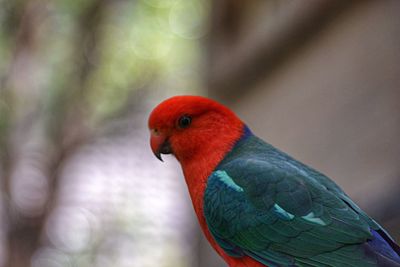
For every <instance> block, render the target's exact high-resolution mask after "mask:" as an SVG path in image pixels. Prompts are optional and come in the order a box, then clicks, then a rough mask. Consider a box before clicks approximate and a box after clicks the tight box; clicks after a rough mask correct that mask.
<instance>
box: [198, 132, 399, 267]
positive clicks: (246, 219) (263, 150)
mask: <svg viewBox="0 0 400 267" xmlns="http://www.w3.org/2000/svg"><path fill="white" fill-rule="evenodd" d="M204 215H205V218H206V222H207V226H208V228H209V230H210V232H211V234H212V235H213V237H214V238H215V240H216V241H217V243H218V244H219V245H220V246H221V248H222V249H224V250H225V251H226V252H227V254H228V255H231V256H233V257H241V256H243V255H247V256H250V257H252V258H254V259H255V260H257V261H259V262H261V263H263V264H265V265H268V266H335V267H336V266H352V267H361V266H371V267H372V266H380V265H381V264H382V262H384V263H385V264H386V263H387V262H390V264H393V265H387V266H400V257H399V259H397V258H396V256H395V255H394V254H393V253H394V252H393V253H381V254H379V253H377V252H374V249H373V246H372V245H376V244H378V243H377V242H378V241H373V242H375V243H373V242H372V243H371V240H375V239H374V238H375V237H374V236H375V233H377V232H374V231H380V232H379V233H382V234H383V235H384V236H385V237H384V238H386V239H387V240H389V241H385V242H389V243H390V242H393V241H390V240H392V239H390V237H389V235H387V233H386V232H384V230H383V229H382V228H381V227H380V226H379V225H378V224H377V223H376V222H375V221H374V220H372V219H371V218H370V217H368V215H366V214H365V213H364V212H363V211H362V210H361V209H360V208H359V207H358V206H357V205H356V204H355V203H354V202H353V201H352V200H351V199H350V198H349V197H348V196H347V195H346V194H345V193H344V192H343V191H342V190H341V189H340V188H339V187H338V186H337V185H336V184H335V183H334V182H333V181H331V180H330V179H329V178H327V177H326V176H325V175H323V174H321V173H319V172H317V171H316V170H314V169H311V168H309V167H307V166H305V165H304V164H302V163H300V162H298V161H296V160H294V159H292V158H291V157H289V156H288V155H286V154H285V153H283V152H281V151H279V150H277V149H275V148H274V147H272V146H271V145H269V144H267V143H265V142H264V141H262V140H261V139H259V138H257V137H255V136H253V135H251V134H250V135H248V137H247V138H246V139H244V140H241V141H239V142H238V143H237V144H236V145H235V147H234V148H233V149H232V151H230V152H229V153H228V154H227V155H226V157H225V158H224V159H223V160H222V161H221V163H220V164H219V165H218V166H217V168H216V170H215V171H214V172H213V173H212V174H211V176H210V177H209V179H208V182H207V187H206V191H205V194H204ZM373 233H374V234H373ZM386 239H385V240H386ZM382 240H383V239H382ZM386 245H387V246H388V247H389V244H386ZM368 251H369V252H368ZM371 251H372V252H371ZM367 252H368V253H367ZM384 255H386V256H385V257H384ZM393 255H394V256H393Z"/></svg>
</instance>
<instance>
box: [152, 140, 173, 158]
mask: <svg viewBox="0 0 400 267" xmlns="http://www.w3.org/2000/svg"><path fill="white" fill-rule="evenodd" d="M150 146H151V150H152V151H153V153H154V155H155V156H156V157H157V158H158V159H159V160H161V161H163V160H162V158H161V154H171V153H172V148H171V144H170V143H169V141H168V139H167V138H166V137H164V136H161V135H152V136H151V138H150Z"/></svg>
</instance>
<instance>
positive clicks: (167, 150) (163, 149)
mask: <svg viewBox="0 0 400 267" xmlns="http://www.w3.org/2000/svg"><path fill="white" fill-rule="evenodd" d="M161 154H172V148H171V144H170V143H169V142H168V140H166V141H165V142H164V143H162V145H161V146H160V147H159V149H158V150H157V152H155V153H154V155H155V156H156V157H157V158H158V159H159V160H161V161H163V160H162V158H161Z"/></svg>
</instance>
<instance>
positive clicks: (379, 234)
mask: <svg viewBox="0 0 400 267" xmlns="http://www.w3.org/2000/svg"><path fill="white" fill-rule="evenodd" d="M371 233H372V235H373V238H372V239H371V240H368V241H367V242H366V243H365V244H364V246H363V247H364V249H365V253H366V254H367V256H370V257H374V258H375V259H376V261H377V263H378V266H381V267H395V266H396V267H400V247H399V245H397V244H396V243H395V242H394V241H393V239H392V238H391V237H390V236H389V235H388V234H387V233H386V232H385V231H384V230H382V229H379V230H371Z"/></svg>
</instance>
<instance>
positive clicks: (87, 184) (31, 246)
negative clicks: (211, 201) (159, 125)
mask: <svg viewBox="0 0 400 267" xmlns="http://www.w3.org/2000/svg"><path fill="white" fill-rule="evenodd" d="M399 12H400V1H396V0H387V1H318V0H310V1H289V0H276V1H273V0H271V1H262V0H250V1H229V0H218V1H216V0H210V1H202V0H136V1H135V0H132V1H129V0H77V1H69V0H15V1H7V0H0V178H1V180H0V181H1V183H0V266H1V267H27V266H32V267H86V266H87V267H89V266H90V267H92V266H93V267H103V266H104V267H105V266H113V267H147V266H149V267H152V266H157V267H163V266H165V267H170V266H171V267H172V266H174V267H186V266H190V267H191V266H194V267H220V266H221V267H222V266H225V265H224V263H223V262H222V261H221V260H220V259H219V258H218V257H217V256H216V254H215V253H214V252H213V251H212V250H211V249H210V247H209V246H208V244H207V242H206V241H205V240H204V238H203V237H202V234H201V233H200V230H199V227H198V225H197V221H196V219H195V217H194V212H193V211H192V206H191V203H190V200H189V198H188V194H187V190H186V187H185V186H186V185H185V184H184V180H183V177H182V174H181V171H180V167H179V165H178V164H177V163H176V161H175V160H174V159H173V158H172V157H166V161H167V162H166V163H164V164H162V163H161V162H159V161H158V160H156V159H155V157H154V156H153V155H152V154H151V152H150V149H149V146H148V138H149V137H148V130H147V125H146V123H147V116H148V113H149V112H150V110H151V109H152V107H153V106H154V105H156V104H157V103H158V102H160V101H161V100H162V99H165V98H167V97H169V96H172V95H176V94H199V95H205V96H210V97H213V98H215V99H217V100H219V101H221V102H223V103H224V104H226V105H228V106H230V107H231V108H232V109H233V110H234V111H235V112H237V113H238V114H239V116H240V117H241V118H242V119H243V120H244V121H246V122H247V123H248V125H249V126H250V128H251V129H252V130H253V131H254V132H255V133H256V134H257V135H259V136H261V137H262V138H264V139H265V140H267V141H268V142H270V143H272V144H273V145H275V146H277V147H279V148H280V149H282V150H284V151H286V152H288V153H289V154H291V155H293V156H294V157H296V158H297V159H299V160H301V161H303V162H305V163H306V164H309V165H311V166H313V167H315V168H317V169H319V170H321V171H322V172H324V173H326V174H327V175H328V176H330V177H332V178H334V179H335V181H337V183H338V184H339V185H340V186H342V187H343V188H344V190H345V191H346V192H347V193H348V194H349V195H350V196H351V197H352V198H353V199H354V200H355V201H356V202H357V203H358V204H359V205H360V206H361V207H362V208H363V209H364V210H366V211H367V212H368V213H369V214H370V215H372V216H373V217H374V218H375V219H377V220H378V221H379V222H380V223H381V224H382V225H384V227H386V229H387V230H388V231H389V232H390V233H391V234H392V235H393V236H394V237H395V239H396V240H397V241H399V239H400V145H399V143H398V140H399V136H400V16H399V15H398V14H399Z"/></svg>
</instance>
